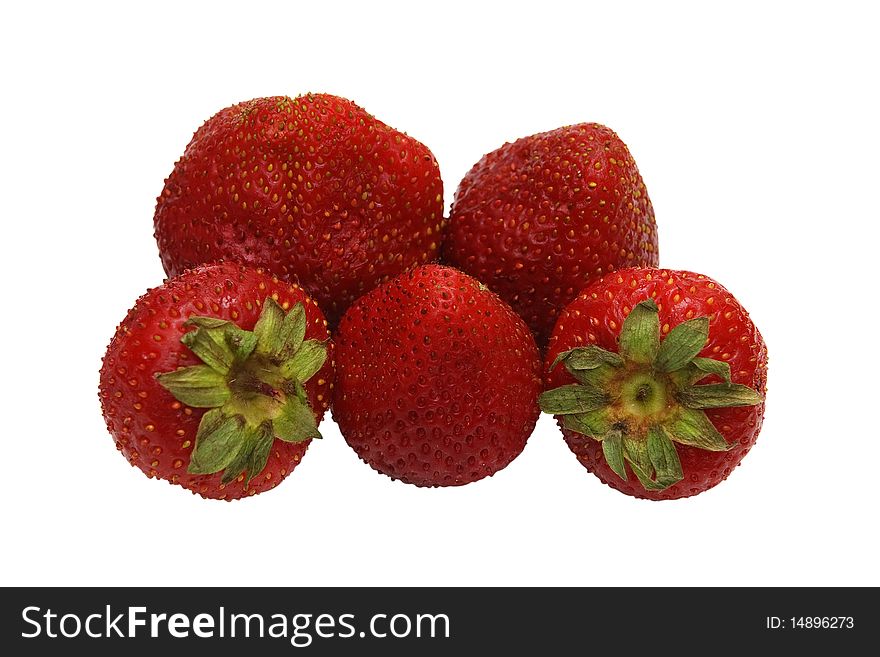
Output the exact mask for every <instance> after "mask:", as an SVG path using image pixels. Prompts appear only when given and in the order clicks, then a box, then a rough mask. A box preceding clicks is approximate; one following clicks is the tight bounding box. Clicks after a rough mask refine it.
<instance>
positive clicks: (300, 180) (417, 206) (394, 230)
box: [155, 94, 443, 326]
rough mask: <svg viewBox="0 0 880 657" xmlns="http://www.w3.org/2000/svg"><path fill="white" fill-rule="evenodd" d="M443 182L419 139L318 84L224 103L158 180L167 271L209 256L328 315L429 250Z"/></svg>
mask: <svg viewBox="0 0 880 657" xmlns="http://www.w3.org/2000/svg"><path fill="white" fill-rule="evenodd" d="M442 229H443V183H442V181H441V180H440V170H439V168H438V166H437V162H436V161H435V160H434V156H433V155H432V154H431V151H429V150H428V148H427V147H426V146H424V145H423V144H421V143H419V142H418V141H416V140H415V139H413V138H412V137H408V136H407V135H405V134H403V133H401V132H398V131H396V130H394V129H392V128H389V127H388V126H387V125H385V124H384V123H382V122H381V121H378V120H376V119H375V118H373V117H372V116H370V115H369V114H367V113H366V112H365V111H364V110H363V109H361V108H360V107H358V106H357V105H355V104H354V103H352V102H351V101H349V100H346V99H344V98H338V97H336V96H330V95H327V94H314V95H312V94H309V95H306V96H300V97H298V98H295V99H290V98H288V97H286V96H276V97H273V98H257V99H255V100H251V101H248V102H244V103H240V104H238V105H234V106H232V107H228V108H226V109H224V110H222V111H220V112H219V113H217V114H216V115H214V116H213V117H212V118H211V119H209V120H208V121H207V122H206V123H205V124H204V125H203V126H202V127H201V128H199V130H198V131H197V132H196V133H195V135H194V136H193V139H192V141H191V142H190V144H189V146H187V148H186V152H184V154H183V157H182V158H180V160H179V161H178V162H177V164H176V165H175V166H174V170H173V171H172V172H171V175H170V176H169V177H168V180H166V181H165V189H164V190H163V191H162V195H161V196H160V197H159V199H158V202H157V205H156V216H155V231H156V233H155V234H156V240H157V242H158V243H159V252H160V254H161V256H162V264H163V265H164V266H165V271H166V272H168V274H169V275H171V276H174V275H176V274H179V273H180V272H182V271H183V270H184V269H185V268H187V267H193V266H195V265H199V264H202V263H205V262H211V261H213V260H217V259H220V258H225V259H227V260H233V261H236V262H242V263H247V264H253V265H260V266H263V267H266V268H268V269H270V270H271V271H274V272H275V273H277V274H278V275H279V276H281V277H282V278H285V279H289V280H292V281H297V280H298V281H299V283H300V284H301V285H302V286H303V287H304V288H305V289H306V291H307V292H308V293H309V294H310V295H311V296H312V297H313V298H314V299H315V300H316V301H317V302H318V304H319V305H320V306H321V308H322V309H323V310H324V312H325V313H326V315H327V319H328V321H329V322H330V324H331V326H332V325H335V323H336V321H337V320H338V318H339V317H340V316H341V315H342V313H343V312H344V311H345V309H346V308H347V307H348V306H349V304H351V303H352V302H353V301H354V300H355V299H356V298H357V297H359V296H360V295H361V294H363V293H365V292H367V291H369V290H371V289H372V288H374V287H375V286H376V285H378V284H379V283H382V282H384V281H385V280H387V279H389V278H391V277H393V276H396V275H397V274H399V273H401V272H402V271H404V270H405V269H407V268H410V267H413V266H415V265H418V264H422V263H424V262H428V261H430V260H433V259H435V257H436V256H437V253H438V245H439V244H440V238H441V231H442Z"/></svg>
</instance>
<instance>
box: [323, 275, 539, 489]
mask: <svg viewBox="0 0 880 657" xmlns="http://www.w3.org/2000/svg"><path fill="white" fill-rule="evenodd" d="M335 339H336V343H337V348H338V350H339V352H338V354H339V355H338V362H339V365H338V369H337V380H336V381H337V382H336V390H335V394H334V398H333V417H334V419H335V420H336V421H337V423H338V424H339V428H340V430H341V431H342V435H343V436H344V437H345V439H346V441H348V444H349V445H351V446H352V447H353V448H354V450H355V451H356V452H357V454H358V456H360V457H361V458H362V459H363V460H364V461H366V462H367V463H368V464H369V465H371V466H372V467H373V468H375V469H376V470H378V471H379V472H382V473H384V474H387V475H388V476H390V477H392V478H394V479H400V480H401V481H404V482H407V483H411V484H415V485H417V486H456V485H461V484H467V483H470V482H472V481H476V480H478V479H482V478H483V477H486V476H488V475H492V474H494V473H495V472H497V471H498V470H500V469H502V468H503V467H505V466H506V465H507V464H508V463H510V462H511V461H512V460H513V459H514V458H515V457H516V456H517V455H518V454H519V453H520V452H521V451H522V450H523V448H524V447H525V444H526V440H527V439H528V437H529V434H531V432H532V429H533V428H534V426H535V421H536V420H537V418H538V413H539V411H538V405H537V398H538V394H539V392H540V390H541V381H540V372H541V362H540V359H539V355H538V350H537V347H536V346H535V341H534V339H533V338H532V335H531V333H530V332H529V330H528V328H527V327H526V325H525V324H524V323H523V321H522V320H521V319H520V318H519V317H517V315H516V314H515V313H514V312H513V311H512V310H511V309H510V307H508V306H507V304H505V303H504V302H503V301H501V299H499V298H498V297H497V296H495V295H494V294H492V293H491V292H489V291H488V290H487V289H486V287H485V286H483V285H482V284H480V283H479V282H478V281H476V280H474V279H473V278H471V277H470V276H467V275H466V274H463V273H461V272H459V271H457V270H455V269H452V268H450V267H443V266H440V265H426V266H423V267H419V268H417V269H415V270H413V271H411V272H409V273H406V274H403V275H401V276H399V277H398V278H395V279H393V280H391V281H390V282H388V283H386V284H385V285H383V286H381V287H379V288H377V289H375V290H373V291H372V292H370V293H369V294H367V295H365V296H364V297H362V298H361V299H359V300H358V301H357V302H356V303H355V304H354V305H353V306H352V307H351V308H349V310H348V312H346V313H345V316H344V317H343V318H342V321H341V322H340V325H339V331H338V332H337V334H336V338H335Z"/></svg>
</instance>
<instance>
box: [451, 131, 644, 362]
mask: <svg viewBox="0 0 880 657" xmlns="http://www.w3.org/2000/svg"><path fill="white" fill-rule="evenodd" d="M449 222H450V223H449V231H448V235H447V238H446V242H445V246H444V248H443V257H444V261H445V262H448V263H449V264H452V265H454V266H456V267H459V268H460V269H462V270H463V271H466V272H467V273H469V274H471V275H472V276H475V277H476V278H478V279H479V280H481V281H483V282H484V283H486V285H488V286H489V287H490V288H491V289H492V290H493V291H494V292H496V293H498V294H499V295H500V296H501V298H502V299H504V300H505V301H507V302H508V303H509V304H510V305H511V306H512V307H513V309H514V310H515V311H516V312H517V313H519V315H520V316H521V317H522V318H523V319H525V320H526V323H527V324H528V325H529V327H530V328H531V329H532V331H533V332H534V333H535V336H536V338H537V341H538V345H539V346H541V347H543V346H544V345H545V344H546V342H547V339H548V338H549V336H550V331H551V330H552V328H553V324H554V322H555V321H556V316H557V313H558V312H559V311H560V310H562V308H563V307H564V306H565V305H566V304H567V303H569V302H570V301H571V300H572V299H574V298H575V296H576V295H577V293H578V292H580V290H581V289H582V288H583V287H584V286H585V285H586V284H587V283H588V282H589V281H590V280H592V279H594V278H597V277H599V276H601V275H602V274H606V273H608V272H611V271H614V270H616V269H620V268H622V267H633V266H656V265H657V263H658V261H657V227H656V225H655V223H654V209H653V207H652V206H651V201H650V199H649V198H648V192H647V190H646V189H645V184H644V183H643V182H642V177H641V176H640V175H639V170H638V168H637V167H636V163H635V161H634V160H633V158H632V156H631V155H630V152H629V150H628V149H627V147H626V145H625V144H624V143H623V142H622V141H621V140H620V138H619V137H618V136H617V135H616V134H615V133H614V132H613V131H612V130H610V129H608V128H606V127H605V126H602V125H599V124H597V123H581V124H579V125H573V126H568V127H565V128H559V129H558V130H553V131H551V132H544V133H541V134H537V135H533V136H531V137H525V138H523V139H519V140H517V141H515V142H514V143H512V144H505V145H504V146H502V147H501V148H499V149H498V150H496V151H493V152H491V153H489V154H488V155H486V156H485V157H483V159H482V160H480V161H479V162H478V163H477V164H476V165H475V166H474V167H473V168H472V169H471V170H470V172H469V173H468V174H467V175H466V176H465V177H464V180H462V181H461V184H460V185H459V186H458V191H456V193H455V202H454V203H453V205H452V213H451V216H450V220H449Z"/></svg>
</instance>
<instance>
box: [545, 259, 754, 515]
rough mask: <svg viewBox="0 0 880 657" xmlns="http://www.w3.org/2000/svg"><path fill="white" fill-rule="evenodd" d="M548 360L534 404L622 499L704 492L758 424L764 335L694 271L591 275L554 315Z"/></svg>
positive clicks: (740, 453) (739, 455)
mask: <svg viewBox="0 0 880 657" xmlns="http://www.w3.org/2000/svg"><path fill="white" fill-rule="evenodd" d="M546 367H547V375H546V386H545V388H546V392H545V393H544V394H543V395H542V396H541V406H542V408H543V409H544V411H545V412H549V413H553V414H555V415H557V419H558V420H559V422H560V426H561V427H562V433H563V435H564V436H565V440H566V442H567V443H568V446H569V447H570V448H571V450H572V451H573V452H574V453H575V454H576V455H577V456H578V459H579V460H580V462H581V463H582V464H583V465H584V466H585V467H586V468H587V469H588V470H590V471H591V472H593V473H594V474H596V476H598V477H599V478H600V479H601V480H602V481H603V482H605V483H607V484H608V485H610V486H612V487H613V488H616V489H618V490H620V491H622V492H624V493H627V494H628V495H634V496H636V497H643V498H648V499H655V500H660V499H675V498H680V497H687V496H690V495H695V494H697V493H700V492H703V491H704V490H707V489H709V488H711V487H713V486H715V485H717V484H718V483H719V482H721V481H722V480H724V479H725V478H727V476H728V475H729V474H730V473H731V471H732V470H733V468H735V467H736V466H737V465H738V464H739V462H740V461H741V460H742V459H743V457H744V456H745V455H746V453H747V452H748V451H749V449H751V447H752V445H753V444H754V442H755V440H756V438H757V437H758V433H759V431H760V430H761V423H762V420H763V415H764V403H763V397H764V394H765V392H766V377H767V350H766V347H765V345H764V340H763V339H762V337H761V334H760V332H759V331H758V329H757V327H755V325H754V324H753V323H752V321H751V319H750V318H749V315H748V313H747V312H746V311H745V309H744V308H743V307H742V306H741V305H740V304H739V302H738V301H737V300H736V299H735V298H734V297H733V295H731V294H730V292H728V291H727V290H726V289H724V288H723V287H722V286H721V285H720V284H718V283H716V282H715V281H713V280H712V279H711V278H708V277H706V276H702V275H700V274H694V273H691V272H684V271H670V270H662V269H626V270H621V271H620V272H618V273H615V274H611V275H609V276H605V277H603V278H602V279H601V280H599V281H597V282H595V283H593V284H592V285H590V286H589V287H587V288H586V289H585V290H584V291H583V292H582V293H581V294H580V295H579V296H578V298H577V299H575V300H574V301H573V302H572V303H571V304H569V305H568V306H567V307H566V308H565V310H563V312H562V313H561V315H560V317H559V321H558V322H557V324H556V327H555V328H554V331H553V337H552V338H551V340H550V344H549V346H548V353H547V359H546Z"/></svg>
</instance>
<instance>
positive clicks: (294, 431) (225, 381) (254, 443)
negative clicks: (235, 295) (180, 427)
mask: <svg viewBox="0 0 880 657" xmlns="http://www.w3.org/2000/svg"><path fill="white" fill-rule="evenodd" d="M187 325H189V326H194V327H195V330H194V331H190V332H188V333H185V334H184V335H183V337H181V339H180V341H181V342H183V344H185V345H186V346H187V347H189V349H190V350H191V351H192V352H193V353H194V354H195V355H196V356H198V357H199V359H200V360H201V361H202V364H201V365H193V366H191V367H181V368H179V369H177V370H175V371H173V372H163V373H159V374H157V375H156V379H157V380H158V382H159V383H160V384H161V385H162V386H163V387H164V388H165V389H166V390H168V391H169V392H170V393H171V394H172V395H174V397H175V398H176V399H177V400H178V401H179V402H181V403H182V404H186V405H187V406H191V407H194V408H208V409H211V410H209V411H208V412H206V413H205V414H204V415H203V416H202V420H201V422H200V423H199V428H198V431H197V433H196V442H195V448H194V449H193V453H192V457H191V458H190V463H189V467H188V468H187V471H188V472H190V473H191V474H214V473H217V472H223V477H222V482H223V483H224V484H227V483H229V482H231V481H233V480H234V479H236V478H237V477H238V476H239V475H241V474H242V473H244V472H246V473H247V481H246V482H245V487H247V486H248V485H249V484H250V482H251V480H253V478H254V477H256V476H257V475H258V474H259V473H260V472H262V471H263V469H264V468H265V467H266V463H267V462H268V460H269V454H270V452H271V449H272V444H273V443H274V441H275V438H278V439H279V440H283V441H286V442H294V443H296V442H302V441H305V440H309V439H310V438H320V437H321V434H320V433H318V427H317V424H316V422H315V415H314V413H313V412H312V409H311V407H310V406H309V402H308V398H307V396H306V391H305V387H304V384H305V383H306V381H308V380H309V379H310V378H311V377H312V376H314V375H315V374H316V373H317V372H318V370H320V369H321V367H322V366H323V365H324V361H325V360H326V359H327V345H326V344H325V343H324V342H320V341H318V340H306V339H305V333H306V313H305V308H304V307H303V305H302V304H301V303H298V304H296V305H295V306H294V307H293V308H292V309H291V310H290V312H287V313H285V312H284V309H282V308H281V306H280V305H278V303H277V302H276V301H275V300H274V299H272V298H271V297H267V298H266V301H265V302H264V303H263V310H262V312H261V313H260V317H259V319H258V320H257V323H256V325H255V326H254V330H253V331H244V330H242V329H240V328H239V327H238V326H236V325H235V324H234V323H232V322H229V321H226V320H223V319H218V318H215V317H198V316H194V317H190V319H189V320H188V321H187Z"/></svg>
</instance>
